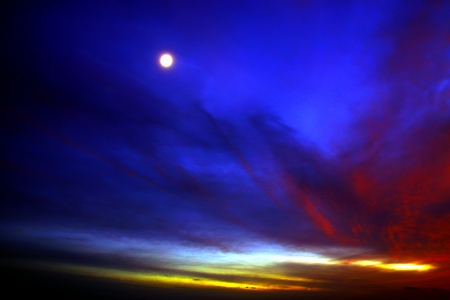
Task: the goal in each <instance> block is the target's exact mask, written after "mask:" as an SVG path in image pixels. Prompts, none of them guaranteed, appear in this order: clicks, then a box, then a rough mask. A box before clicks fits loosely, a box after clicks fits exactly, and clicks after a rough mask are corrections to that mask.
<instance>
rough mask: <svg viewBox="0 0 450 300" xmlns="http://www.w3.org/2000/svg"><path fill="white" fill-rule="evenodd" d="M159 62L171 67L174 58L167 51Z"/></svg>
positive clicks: (165, 66)
mask: <svg viewBox="0 0 450 300" xmlns="http://www.w3.org/2000/svg"><path fill="white" fill-rule="evenodd" d="M159 63H160V64H161V66H163V67H164V68H168V67H170V66H171V65H172V64H173V58H172V56H171V55H170V54H167V53H166V54H163V55H161V57H160V58H159Z"/></svg>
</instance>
